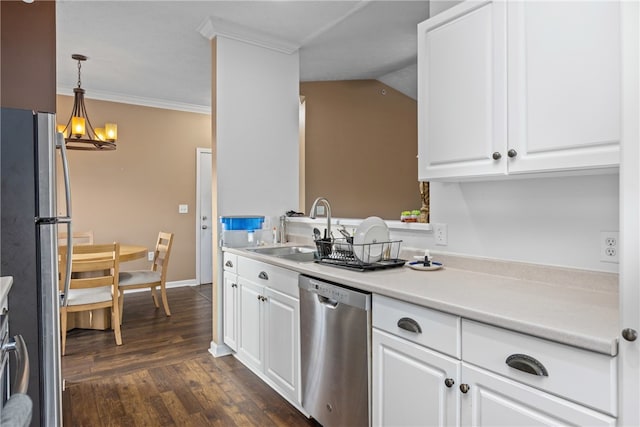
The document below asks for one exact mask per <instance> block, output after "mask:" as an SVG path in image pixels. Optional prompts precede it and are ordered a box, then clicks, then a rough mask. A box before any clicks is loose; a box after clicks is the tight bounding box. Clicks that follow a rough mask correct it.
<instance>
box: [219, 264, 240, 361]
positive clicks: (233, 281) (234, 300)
mask: <svg viewBox="0 0 640 427" xmlns="http://www.w3.org/2000/svg"><path fill="white" fill-rule="evenodd" d="M222 299H223V307H222V311H223V320H222V322H223V325H222V327H223V334H224V343H225V344H226V345H228V346H229V348H230V349H231V350H233V351H237V350H238V276H237V275H235V274H233V273H229V272H226V271H225V272H224V280H223V287H222Z"/></svg>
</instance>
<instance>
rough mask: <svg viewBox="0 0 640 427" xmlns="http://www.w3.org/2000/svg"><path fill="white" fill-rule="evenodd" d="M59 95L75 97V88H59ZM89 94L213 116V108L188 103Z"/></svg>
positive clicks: (97, 98)
mask: <svg viewBox="0 0 640 427" xmlns="http://www.w3.org/2000/svg"><path fill="white" fill-rule="evenodd" d="M57 94H58V95H65V96H73V95H72V94H73V88H71V87H63V86H59V87H58V88H57ZM90 94H91V96H89V94H88V93H87V94H85V98H86V99H95V100H98V101H109V102H119V103H121V104H132V105H141V106H143V107H153V108H162V109H164V110H176V111H186V112H188V113H200V114H211V106H209V105H198V104H188V103H186V102H176V101H167V100H164V99H158V98H145V97H141V96H134V95H124V94H120V93H114V92H103V91H99V90H93V89H92V90H91V92H90Z"/></svg>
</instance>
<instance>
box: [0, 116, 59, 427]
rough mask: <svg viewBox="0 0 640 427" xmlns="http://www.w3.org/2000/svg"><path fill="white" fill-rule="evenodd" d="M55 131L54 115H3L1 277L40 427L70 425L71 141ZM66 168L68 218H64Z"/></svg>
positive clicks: (35, 422)
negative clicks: (67, 277)
mask: <svg viewBox="0 0 640 427" xmlns="http://www.w3.org/2000/svg"><path fill="white" fill-rule="evenodd" d="M55 128H56V122H55V115H54V114H50V113H35V112H33V111H30V110H17V109H9V108H2V110H1V112H0V134H1V139H0V143H1V149H0V172H1V177H2V181H1V188H0V219H1V221H0V242H1V245H0V275H2V276H13V283H14V284H13V288H12V290H11V294H10V296H9V314H10V316H9V317H10V320H9V323H10V324H9V329H10V333H11V335H15V334H22V336H23V337H24V339H25V342H26V344H27V349H28V352H29V359H30V377H29V396H30V397H31V399H32V401H33V411H34V412H33V416H32V422H31V425H33V426H59V425H61V424H62V403H61V402H62V386H61V385H62V381H61V372H60V331H59V304H60V298H61V293H60V292H59V290H58V286H59V285H58V227H65V228H67V229H66V230H64V231H67V232H68V235H69V236H71V229H70V227H71V220H70V208H71V201H70V192H69V185H68V183H69V180H68V167H67V162H66V151H65V150H64V140H63V138H62V135H61V134H59V133H56V131H55ZM58 152H59V153H60V156H61V161H60V162H59V161H58V160H57V158H58V154H57V153H58ZM58 163H60V164H62V165H63V168H62V169H63V174H62V175H63V176H64V178H65V179H64V182H65V185H64V189H65V199H66V203H65V209H66V212H64V214H63V213H59V212H58V211H57V192H56V187H57V171H56V167H57V165H58ZM63 224H64V225H63Z"/></svg>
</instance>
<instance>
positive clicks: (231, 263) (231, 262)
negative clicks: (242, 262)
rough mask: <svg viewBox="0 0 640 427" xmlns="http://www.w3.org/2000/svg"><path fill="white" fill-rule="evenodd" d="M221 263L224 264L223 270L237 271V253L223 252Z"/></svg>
mask: <svg viewBox="0 0 640 427" xmlns="http://www.w3.org/2000/svg"><path fill="white" fill-rule="evenodd" d="M222 265H223V266H224V271H230V272H232V273H237V272H238V255H236V254H231V253H229V252H225V253H224V255H223V257H222Z"/></svg>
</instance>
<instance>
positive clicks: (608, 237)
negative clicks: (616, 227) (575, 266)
mask: <svg viewBox="0 0 640 427" xmlns="http://www.w3.org/2000/svg"><path fill="white" fill-rule="evenodd" d="M619 252H620V234H619V233H618V232H617V231H601V232H600V261H602V262H614V263H617V262H619V261H618V259H619Z"/></svg>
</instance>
